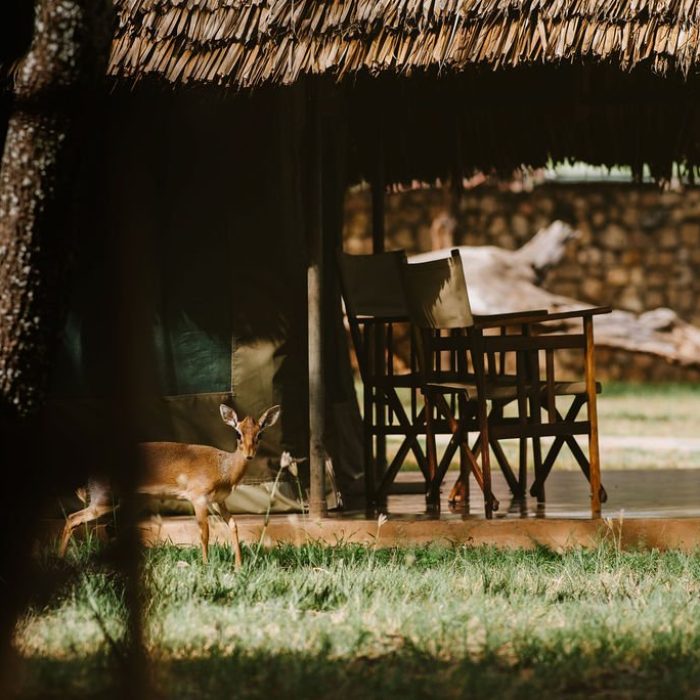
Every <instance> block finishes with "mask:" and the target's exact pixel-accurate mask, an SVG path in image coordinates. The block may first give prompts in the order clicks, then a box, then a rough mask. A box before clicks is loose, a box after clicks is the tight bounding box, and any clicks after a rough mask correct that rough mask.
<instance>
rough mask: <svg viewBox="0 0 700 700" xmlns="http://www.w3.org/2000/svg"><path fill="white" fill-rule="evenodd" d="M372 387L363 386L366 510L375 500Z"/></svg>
mask: <svg viewBox="0 0 700 700" xmlns="http://www.w3.org/2000/svg"><path fill="white" fill-rule="evenodd" d="M373 391H374V390H373V389H372V387H370V386H367V385H366V384H365V388H364V415H363V424H364V425H363V428H364V431H363V432H364V438H363V439H364V445H363V451H364V462H365V498H366V501H367V503H366V507H367V512H368V513H370V512H372V511H373V509H374V506H375V502H376V495H377V494H376V485H375V472H374V450H373V449H372V448H373V441H374V436H373V435H372V427H373V425H372V423H373V421H372V393H373Z"/></svg>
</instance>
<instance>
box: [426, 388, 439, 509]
mask: <svg viewBox="0 0 700 700" xmlns="http://www.w3.org/2000/svg"><path fill="white" fill-rule="evenodd" d="M425 447H426V450H425V451H426V457H427V460H428V476H429V481H428V484H427V488H426V504H427V506H428V508H429V509H433V508H435V506H438V507H439V504H440V488H439V486H437V485H436V484H435V479H436V478H437V472H438V459H437V446H436V444H435V428H434V425H433V401H432V397H431V396H430V394H428V393H426V394H425ZM436 486H437V488H436Z"/></svg>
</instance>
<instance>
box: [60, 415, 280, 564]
mask: <svg viewBox="0 0 700 700" xmlns="http://www.w3.org/2000/svg"><path fill="white" fill-rule="evenodd" d="M219 410H220V412H221V418H222V419H223V421H224V423H226V425H230V426H231V427H232V428H233V429H234V430H235V431H236V433H237V435H238V445H237V448H236V451H235V452H226V451H224V450H218V449H216V448H215V447H208V446H206V445H186V444H182V443H178V442H144V443H141V444H140V445H139V454H140V457H141V461H142V463H143V466H144V468H145V473H144V476H143V479H142V480H141V483H140V485H139V487H138V492H139V493H143V494H148V495H152V496H171V497H172V496H174V497H177V498H183V499H185V500H188V501H189V502H190V503H191V504H192V506H193V507H194V514H195V517H196V519H197V523H198V524H199V534H200V539H201V543H202V559H203V560H204V562H205V563H206V561H207V548H208V546H209V520H208V517H207V516H208V513H209V506H211V505H213V504H216V505H217V507H218V510H219V513H220V514H221V517H222V518H223V519H224V521H225V522H226V523H227V525H228V527H229V529H230V530H231V537H232V546H233V551H234V554H235V557H236V566H237V567H238V566H240V565H241V547H240V544H239V542H238V527H237V526H236V521H235V520H234V518H233V515H232V514H231V513H230V512H229V510H228V508H227V507H226V503H225V501H226V499H227V498H228V496H229V494H230V493H231V490H232V489H233V488H234V486H236V485H237V484H238V483H239V482H240V480H241V479H242V478H243V476H244V474H245V472H246V468H247V466H248V462H249V461H250V460H251V459H253V457H255V453H256V452H257V449H258V442H259V440H260V434H261V433H262V432H263V430H265V429H266V428H269V427H270V426H271V425H274V424H275V423H276V422H277V419H278V418H279V416H280V412H281V409H280V407H279V406H272V407H271V408H268V409H267V411H265V412H264V413H263V414H262V415H261V416H260V418H259V419H258V420H255V418H251V417H250V416H249V417H247V418H244V419H243V420H241V421H239V420H238V416H237V415H236V412H235V411H234V410H233V409H232V408H230V407H229V406H226V405H225V404H221V405H220V406H219ZM88 491H89V493H90V504H89V505H88V506H87V507H86V508H83V509H82V510H79V511H77V512H76V513H73V514H72V515H69V516H68V518H67V519H66V525H65V527H64V528H63V534H62V536H61V543H60V547H59V555H60V556H64V555H65V553H66V549H67V547H68V542H69V541H70V538H71V535H72V534H73V531H74V530H75V529H76V528H77V527H79V526H80V525H82V524H83V523H89V522H92V521H93V520H97V518H100V517H102V516H103V515H106V514H107V513H111V512H112V511H113V510H114V509H115V507H116V506H115V505H114V502H113V500H112V495H111V489H110V487H109V485H108V484H107V483H106V482H104V481H99V480H93V481H90V483H89V485H88Z"/></svg>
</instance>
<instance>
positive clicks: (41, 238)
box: [0, 0, 112, 417]
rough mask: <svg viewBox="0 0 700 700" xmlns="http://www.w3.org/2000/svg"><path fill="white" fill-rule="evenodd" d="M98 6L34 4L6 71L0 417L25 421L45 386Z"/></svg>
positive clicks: (95, 57)
mask: <svg viewBox="0 0 700 700" xmlns="http://www.w3.org/2000/svg"><path fill="white" fill-rule="evenodd" d="M109 4H110V3H108V2H107V0H102V1H100V2H98V1H97V0H53V1H51V0H39V1H38V2H37V3H36V8H35V12H36V25H35V26H36V28H37V32H36V34H35V36H34V38H33V43H32V45H31V48H30V50H29V53H28V54H27V55H26V56H25V57H24V58H23V59H21V60H20V62H19V63H18V64H17V65H16V67H15V68H14V70H13V83H14V85H13V88H14V98H13V103H12V112H11V115H10V119H9V123H8V127H7V134H6V140H5V147H4V152H3V157H2V165H1V167H0V318H2V324H0V412H1V414H2V415H5V416H9V417H12V416H17V417H21V416H27V415H29V414H31V413H32V412H34V411H35V410H36V408H37V406H38V405H39V403H40V400H41V397H42V395H43V393H44V391H45V389H46V383H47V378H48V370H49V364H50V357H51V354H52V350H53V345H54V340H55V338H56V335H57V332H58V329H59V327H60V321H61V313H60V311H61V299H62V297H63V295H62V288H61V282H62V280H63V278H64V274H65V271H66V267H67V261H68V259H69V253H70V238H71V237H70V232H71V223H70V214H71V204H72V195H71V182H72V181H73V177H74V174H75V172H76V166H77V163H78V158H77V155H78V152H79V151H78V148H77V145H78V139H79V137H80V133H79V132H80V131H81V130H80V129H79V128H78V116H79V115H81V114H84V113H85V110H84V101H85V99H86V98H89V97H90V96H89V92H88V90H89V88H90V87H91V86H94V85H95V79H96V78H97V77H98V76H104V73H105V69H106V61H107V58H108V52H109V46H110V38H111V29H112V24H111V20H110V17H111V13H110V12H109V11H108V10H109Z"/></svg>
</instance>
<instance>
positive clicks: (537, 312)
mask: <svg viewBox="0 0 700 700" xmlns="http://www.w3.org/2000/svg"><path fill="white" fill-rule="evenodd" d="M547 314H548V311H547V309H531V310H530V309H528V310H527V311H511V312H509V313H506V314H474V315H473V316H474V321H476V322H477V323H495V322H498V321H511V320H517V319H519V318H521V317H523V316H524V317H527V318H529V317H530V316H546V315H547Z"/></svg>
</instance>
